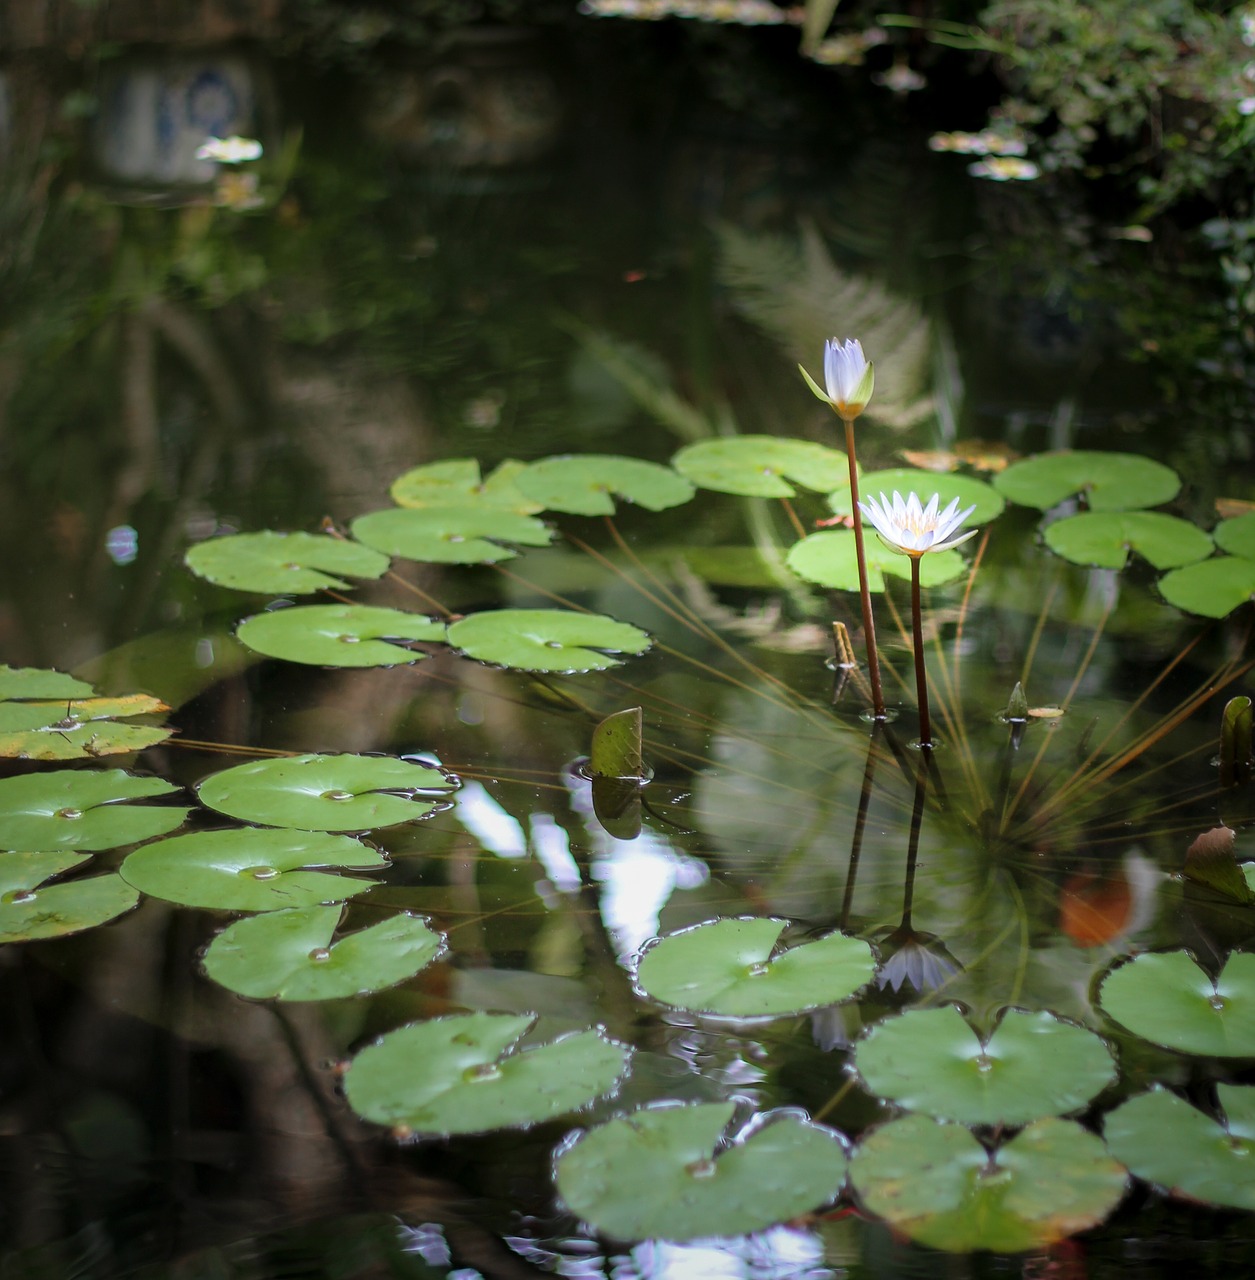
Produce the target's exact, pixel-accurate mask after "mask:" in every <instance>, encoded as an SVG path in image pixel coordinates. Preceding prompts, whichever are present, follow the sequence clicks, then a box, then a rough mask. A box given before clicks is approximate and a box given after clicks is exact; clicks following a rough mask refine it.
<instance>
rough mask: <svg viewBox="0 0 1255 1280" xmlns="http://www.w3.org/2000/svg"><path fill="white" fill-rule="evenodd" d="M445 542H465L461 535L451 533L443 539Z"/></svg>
mask: <svg viewBox="0 0 1255 1280" xmlns="http://www.w3.org/2000/svg"><path fill="white" fill-rule="evenodd" d="M445 541H446V542H465V541H466V537H465V535H464V534H461V533H451V534H449V535H448V536H447V537H446V538H445Z"/></svg>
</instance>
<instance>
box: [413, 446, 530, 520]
mask: <svg viewBox="0 0 1255 1280" xmlns="http://www.w3.org/2000/svg"><path fill="white" fill-rule="evenodd" d="M525 466H526V464H525V463H522V462H516V461H515V460H514V459H513V458H507V459H506V461H505V462H503V463H501V465H500V466H499V467H497V469H496V470H495V471H494V472H493V473H492V475H490V476H488V477H487V479H484V478H482V477H481V475H480V471H479V463H478V461H476V459H474V458H446V459H445V460H444V461H442V462H428V463H425V464H424V465H423V466H421V467H414V468H413V470H411V471H407V472H406V473H405V474H404V475H401V476H398V477H397V478H396V480H394V481H393V482H392V488H391V489H390V490H389V496H390V497H391V498H392V501H393V502H395V503H396V504H397V506H398V507H414V508H418V507H468V506H485V507H499V508H500V509H501V510H503V511H513V512H514V513H515V514H516V515H521V516H529V515H533V514H535V513H536V512H537V511H543V510H544V506H543V504H541V503H539V502H533V501H532V499H531V498H529V497H527V495H526V494H524V493H523V492H522V491H521V490H520V489H519V488H518V486H517V485H516V484H515V481H516V480H517V478H518V474H519V472H520V471H522V470H523V468H524V467H525Z"/></svg>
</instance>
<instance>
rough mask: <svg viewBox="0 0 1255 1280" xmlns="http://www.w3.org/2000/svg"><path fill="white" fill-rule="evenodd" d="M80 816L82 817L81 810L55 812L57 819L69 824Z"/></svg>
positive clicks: (59, 810)
mask: <svg viewBox="0 0 1255 1280" xmlns="http://www.w3.org/2000/svg"><path fill="white" fill-rule="evenodd" d="M82 816H83V811H82V809H58V810H57V817H58V818H65V819H66V820H67V821H70V822H72V821H73V820H74V819H75V818H81V817H82Z"/></svg>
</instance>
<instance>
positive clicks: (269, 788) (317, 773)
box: [197, 754, 456, 831]
mask: <svg viewBox="0 0 1255 1280" xmlns="http://www.w3.org/2000/svg"><path fill="white" fill-rule="evenodd" d="M455 785H456V784H455V783H453V782H452V781H451V780H450V779H449V778H448V777H447V776H446V775H445V774H444V773H442V772H441V771H440V770H439V769H436V768H433V767H431V766H430V765H424V764H415V763H413V762H412V761H410V760H399V759H397V758H396V757H395V756H356V755H347V754H346V755H306V756H289V757H287V758H281V759H274V760H250V761H249V762H248V763H247V764H237V765H235V766H234V767H232V768H230V769H223V770H222V771H221V772H220V773H215V774H211V775H210V776H209V777H208V778H206V779H205V780H204V781H203V782H202V783H201V784H200V785H199V787H197V793H198V794H199V796H200V799H201V803H202V804H206V805H208V806H209V807H210V808H211V809H217V810H218V812H219V813H226V814H229V815H230V816H231V817H232V818H240V819H242V820H243V821H245V822H260V823H264V824H265V825H266V826H271V827H299V828H300V829H302V830H305V831H370V830H373V829H374V828H376V827H391V826H394V825H395V824H396V823H398V822H414V821H416V820H417V819H419V818H425V817H426V816H427V815H428V814H429V813H431V812H432V810H433V809H435V808H436V806H437V805H439V804H440V803H442V801H444V800H445V798H446V797H447V796H448V794H449V793H450V792H451V791H453V790H454V789H455ZM420 793H421V794H420Z"/></svg>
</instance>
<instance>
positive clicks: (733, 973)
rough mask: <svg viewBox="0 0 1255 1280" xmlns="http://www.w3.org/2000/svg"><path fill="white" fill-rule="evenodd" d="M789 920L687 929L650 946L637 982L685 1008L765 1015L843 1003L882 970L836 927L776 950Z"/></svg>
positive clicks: (862, 945) (735, 1015)
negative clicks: (782, 949) (822, 934)
mask: <svg viewBox="0 0 1255 1280" xmlns="http://www.w3.org/2000/svg"><path fill="white" fill-rule="evenodd" d="M786 923H787V921H784V920H774V919H770V918H757V919H733V920H712V921H708V922H707V923H706V924H699V925H696V926H695V927H693V928H691V929H682V930H680V932H679V933H673V934H671V935H670V936H669V937H666V938H663V939H662V940H661V941H659V942H658V943H656V944H655V945H654V946H652V947H650V948H649V950H647V951H646V952H645V954H644V955H643V956H642V957H641V961H640V964H639V965H638V967H637V971H636V981H637V985H638V986H639V987H640V988H641V990H642V991H644V992H645V994H646V995H648V996H652V997H653V998H654V999H655V1000H660V1001H662V1002H663V1003H664V1004H670V1005H675V1006H676V1007H678V1008H681V1009H692V1010H695V1011H696V1012H699V1013H707V1014H714V1015H716V1016H717V1017H724V1018H761V1017H780V1016H783V1015H785V1014H793V1013H803V1012H805V1011H806V1010H808V1009H818V1008H820V1007H821V1006H822V1005H829V1004H837V1003H839V1002H840V1001H842V1000H848V999H849V998H850V997H851V996H852V995H854V993H855V992H856V991H858V990H859V989H860V988H861V987H863V986H865V985H866V984H867V983H868V982H870V981H871V979H872V975H873V974H874V973H875V971H876V961H875V958H874V957H873V955H872V949H871V947H869V946H868V945H867V943H866V942H863V941H861V940H860V939H858V938H849V937H846V936H845V934H841V933H830V934H828V936H827V937H824V938H817V939H815V940H814V941H813V942H799V943H798V944H797V945H796V946H793V947H790V948H789V949H788V950H787V951H780V952H776V950H775V949H776V946H777V943H778V942H779V940H780V935H781V933H782V932H783V931H784V927H785V925H786ZM773 953H774V954H773Z"/></svg>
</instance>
